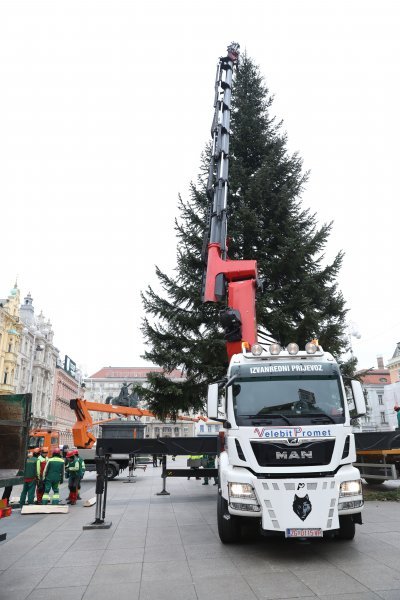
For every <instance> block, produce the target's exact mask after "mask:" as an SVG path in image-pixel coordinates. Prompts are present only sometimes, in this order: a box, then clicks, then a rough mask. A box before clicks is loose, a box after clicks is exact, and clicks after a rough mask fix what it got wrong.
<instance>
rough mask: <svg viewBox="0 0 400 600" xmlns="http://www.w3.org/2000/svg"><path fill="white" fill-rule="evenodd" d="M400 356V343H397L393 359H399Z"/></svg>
mask: <svg viewBox="0 0 400 600" xmlns="http://www.w3.org/2000/svg"><path fill="white" fill-rule="evenodd" d="M398 356H400V342H397V345H396V349H395V351H394V353H393V356H392V358H397V357H398Z"/></svg>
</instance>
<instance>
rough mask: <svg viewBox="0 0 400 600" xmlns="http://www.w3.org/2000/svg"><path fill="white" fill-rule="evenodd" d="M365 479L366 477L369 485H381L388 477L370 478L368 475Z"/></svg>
mask: <svg viewBox="0 0 400 600" xmlns="http://www.w3.org/2000/svg"><path fill="white" fill-rule="evenodd" d="M363 479H365V481H366V482H367V483H368V485H380V484H381V483H385V481H386V479H369V478H368V477H364V478H363Z"/></svg>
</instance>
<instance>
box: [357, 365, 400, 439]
mask: <svg viewBox="0 0 400 600" xmlns="http://www.w3.org/2000/svg"><path fill="white" fill-rule="evenodd" d="M358 375H359V376H360V379H361V382H362V386H363V389H364V393H365V394H366V401H367V414H366V415H365V416H363V417H360V424H361V428H362V431H392V430H393V429H394V428H395V427H396V423H397V418H396V414H395V412H394V411H393V403H391V402H389V401H388V399H387V398H388V397H387V394H386V389H385V388H386V387H387V386H389V385H390V373H389V369H385V367H384V364H383V358H382V357H381V356H379V357H378V368H375V369H368V370H367V371H359V372H358Z"/></svg>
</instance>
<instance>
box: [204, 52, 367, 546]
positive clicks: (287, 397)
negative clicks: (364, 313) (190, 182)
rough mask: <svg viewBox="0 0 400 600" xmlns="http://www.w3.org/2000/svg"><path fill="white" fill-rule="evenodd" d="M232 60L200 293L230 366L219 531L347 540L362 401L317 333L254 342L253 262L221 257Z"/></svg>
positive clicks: (220, 112) (219, 109)
mask: <svg viewBox="0 0 400 600" xmlns="http://www.w3.org/2000/svg"><path fill="white" fill-rule="evenodd" d="M238 60H239V45H238V44H235V43H232V44H231V45H230V46H229V47H228V50H227V55H226V56H224V57H221V58H220V59H219V63H218V67H217V74H216V80H215V100H214V118H213V124H212V140H213V142H212V156H211V161H210V170H209V178H208V184H207V194H208V199H209V216H208V225H207V231H206V234H205V241H204V245H203V258H204V262H205V266H204V274H203V283H202V300H203V301H204V302H220V303H223V304H224V305H225V308H224V309H223V310H222V311H221V312H220V319H221V325H222V327H223V328H224V331H225V339H226V349H227V354H228V358H229V367H228V372H227V375H226V378H225V379H224V381H223V382H219V383H212V384H211V385H209V388H208V400H207V408H208V417H209V418H211V419H215V420H220V421H222V422H223V428H224V430H223V434H224V449H223V451H222V452H221V454H220V460H219V490H218V501H217V514H218V531H219V536H220V538H221V541H222V542H224V543H231V542H237V541H238V540H239V539H240V535H241V526H242V525H243V523H246V520H247V522H248V520H249V519H257V520H258V522H259V524H260V527H261V532H262V533H264V534H269V533H272V532H275V533H279V534H280V535H284V536H285V537H287V538H313V537H323V536H328V535H331V536H337V537H340V538H342V539H352V538H353V537H354V534H355V524H356V523H360V524H361V522H362V520H361V511H362V509H363V495H362V487H361V479H360V473H359V471H358V469H357V468H355V467H354V466H353V465H352V463H353V462H355V460H356V449H355V443H354V435H353V433H352V427H351V423H350V410H349V401H351V402H352V403H354V409H355V412H356V413H357V414H358V415H361V414H364V413H365V400H364V395H363V393H362V388H361V385H360V383H359V382H358V381H350V382H349V386H348V387H345V385H344V382H343V379H342V376H341V373H340V369H339V365H338V364H337V362H336V360H335V359H334V357H333V356H332V355H331V354H330V353H329V352H325V351H324V350H323V349H322V347H321V346H320V345H319V343H318V340H310V342H309V343H307V345H306V346H305V349H304V350H300V349H299V347H298V345H297V344H296V343H288V344H287V345H286V347H283V346H281V345H280V344H279V343H278V342H276V341H273V340H271V341H270V342H269V343H263V341H262V340H263V339H265V338H262V340H261V341H259V340H258V336H257V323H256V286H257V264H256V261H255V260H229V259H228V255H227V254H228V249H227V237H226V236H227V205H228V191H229V138H230V117H231V94H232V82H233V80H234V79H233V78H234V72H235V69H236V67H237V65H238Z"/></svg>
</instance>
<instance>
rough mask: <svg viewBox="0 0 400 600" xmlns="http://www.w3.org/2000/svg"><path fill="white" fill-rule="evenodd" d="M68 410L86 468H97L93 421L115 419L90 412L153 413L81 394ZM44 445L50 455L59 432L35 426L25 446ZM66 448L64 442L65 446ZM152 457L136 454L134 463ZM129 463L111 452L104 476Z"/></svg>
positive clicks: (125, 456)
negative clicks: (99, 416) (92, 398)
mask: <svg viewBox="0 0 400 600" xmlns="http://www.w3.org/2000/svg"><path fill="white" fill-rule="evenodd" d="M70 407H71V410H73V411H74V413H75V417H76V422H75V423H74V425H73V426H72V437H73V441H74V445H75V447H76V448H78V449H79V455H80V457H81V458H83V459H84V461H85V465H86V470H87V471H95V470H96V461H95V457H96V449H95V445H96V442H97V439H96V436H95V435H94V432H93V429H94V426H95V425H101V424H103V423H107V422H110V421H113V420H114V419H112V418H111V419H102V420H101V421H93V418H92V415H91V414H90V413H91V412H98V413H99V412H100V413H107V414H110V415H112V414H114V415H116V417H115V419H118V418H120V417H135V418H140V417H154V414H153V413H152V412H150V411H149V410H146V409H142V408H138V407H133V406H120V405H115V404H103V403H102V402H90V401H89V400H85V399H84V398H74V399H73V400H70ZM177 419H178V420H180V421H188V422H198V421H207V418H206V417H203V416H201V415H200V416H198V417H189V416H185V415H180V416H178V417H177ZM132 435H133V439H135V435H136V430H135V429H133V434H132ZM43 446H46V447H48V448H49V456H51V455H52V451H53V448H55V447H57V448H58V447H60V432H59V431H57V430H56V429H34V430H32V431H31V432H30V435H29V444H28V448H30V449H32V448H36V447H39V448H41V447H43ZM65 448H66V446H65ZM151 461H152V458H151V456H149V455H138V456H137V457H136V462H135V464H136V466H138V465H140V464H143V463H146V462H151ZM128 465H129V454H127V453H114V454H112V455H111V456H110V459H109V461H108V463H107V470H108V471H107V478H108V479H114V478H115V477H116V476H117V475H118V474H119V472H120V471H123V470H125V469H126V468H127V467H128Z"/></svg>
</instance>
